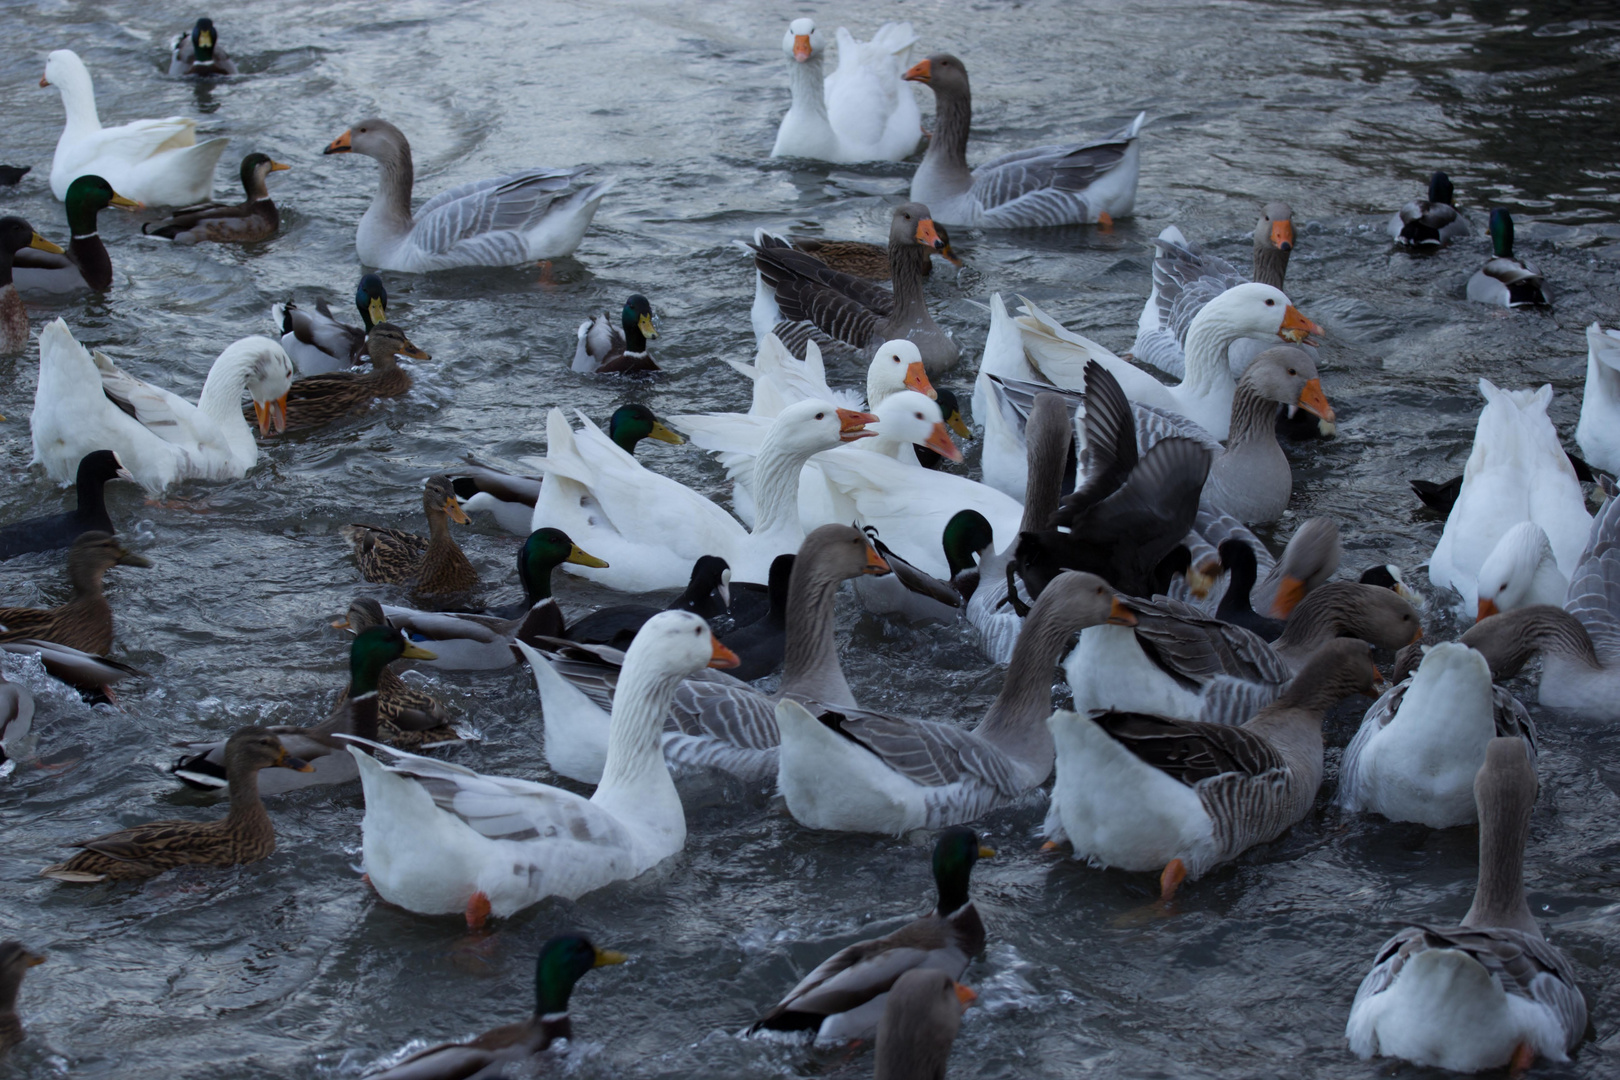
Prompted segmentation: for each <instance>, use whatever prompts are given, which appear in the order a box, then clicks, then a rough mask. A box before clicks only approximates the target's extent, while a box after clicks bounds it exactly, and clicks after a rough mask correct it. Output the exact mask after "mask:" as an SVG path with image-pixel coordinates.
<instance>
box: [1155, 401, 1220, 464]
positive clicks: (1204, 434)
mask: <svg viewBox="0 0 1620 1080" xmlns="http://www.w3.org/2000/svg"><path fill="white" fill-rule="evenodd" d="M1131 412H1132V414H1133V416H1134V417H1135V420H1136V445H1137V449H1138V451H1139V452H1140V453H1143V454H1146V453H1147V452H1148V451H1149V450H1151V449H1152V448H1153V446H1154V444H1156V443H1160V442H1163V441H1164V440H1165V439H1191V440H1192V441H1193V442H1195V443H1197V444H1198V445H1200V446H1202V447H1203V448H1204V449H1205V450H1208V451H1209V453H1210V455H1211V456H1212V457H1215V456H1219V455H1220V454H1222V453H1225V450H1226V448H1225V447H1223V446H1222V445H1221V442H1220V440H1219V439H1217V438H1216V437H1215V436H1213V435H1211V434H1210V433H1209V430H1208V429H1207V428H1205V427H1204V426H1203V425H1202V424H1195V423H1194V422H1193V421H1191V420H1189V419H1187V418H1186V417H1185V416H1182V415H1181V414H1180V413H1177V412H1171V411H1170V410H1169V409H1161V408H1159V407H1158V406H1157V405H1144V404H1142V403H1141V402H1139V401H1133V402H1131Z"/></svg>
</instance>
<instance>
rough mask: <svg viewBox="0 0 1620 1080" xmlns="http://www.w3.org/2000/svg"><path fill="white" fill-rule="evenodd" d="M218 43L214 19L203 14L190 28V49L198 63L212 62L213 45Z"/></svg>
mask: <svg viewBox="0 0 1620 1080" xmlns="http://www.w3.org/2000/svg"><path fill="white" fill-rule="evenodd" d="M217 44H219V33H218V31H216V30H215V29H214V20H213V19H210V18H208V17H207V16H204V17H203V18H201V19H198V20H197V25H196V26H193V27H192V28H191V51H192V54H193V55H194V56H195V57H196V59H197V62H198V63H202V64H208V63H212V62H213V59H214V46H215V45H217Z"/></svg>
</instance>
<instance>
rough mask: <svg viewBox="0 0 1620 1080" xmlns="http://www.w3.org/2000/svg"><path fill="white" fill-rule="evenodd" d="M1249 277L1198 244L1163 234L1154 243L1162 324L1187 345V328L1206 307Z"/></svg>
mask: <svg viewBox="0 0 1620 1080" xmlns="http://www.w3.org/2000/svg"><path fill="white" fill-rule="evenodd" d="M1247 280H1248V278H1246V277H1245V276H1243V275H1242V274H1240V273H1239V272H1238V271H1237V269H1236V268H1235V267H1234V266H1233V265H1232V264H1231V263H1229V262H1227V261H1226V260H1225V259H1222V258H1220V257H1218V256H1215V255H1208V254H1205V253H1204V251H1203V249H1202V248H1200V247H1199V246H1198V245H1197V244H1194V243H1191V242H1189V241H1186V240H1184V239H1181V238H1180V234H1179V233H1177V234H1176V236H1175V237H1168V236H1165V235H1163V234H1161V235H1160V236H1159V238H1158V239H1157V240H1155V241H1154V255H1153V285H1154V288H1155V289H1156V290H1157V291H1158V299H1159V325H1160V326H1161V327H1162V328H1164V329H1165V330H1168V331H1169V332H1170V333H1172V334H1174V335H1175V338H1176V341H1177V342H1178V343H1180V344H1181V345H1183V346H1185V345H1186V344H1187V328H1188V327H1189V326H1191V325H1192V321H1193V317H1194V316H1195V315H1197V314H1198V313H1199V312H1200V311H1201V310H1203V307H1204V305H1205V304H1207V303H1209V302H1210V301H1211V300H1213V299H1215V298H1216V297H1217V296H1219V295H1221V293H1223V292H1225V291H1226V290H1227V289H1230V288H1231V287H1232V286H1234V285H1241V284H1243V283H1244V282H1245V281H1247Z"/></svg>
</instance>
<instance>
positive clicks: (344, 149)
mask: <svg viewBox="0 0 1620 1080" xmlns="http://www.w3.org/2000/svg"><path fill="white" fill-rule="evenodd" d="M353 135H354V132H353V131H352V130H351V131H345V132H344V133H343V134H341V135H339V136H338V137H337V138H335V139H333V140H332V141H331V142H329V143H327V144H326V149H325V150H322V151H321V153H323V154H347V153H349V152H350V151H352V150H353V149H354V143H353V142H352V141H351V140H352V138H353Z"/></svg>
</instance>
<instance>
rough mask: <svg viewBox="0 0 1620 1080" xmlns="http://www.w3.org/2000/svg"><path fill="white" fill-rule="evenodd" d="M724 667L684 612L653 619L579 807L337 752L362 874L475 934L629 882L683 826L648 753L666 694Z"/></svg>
mask: <svg viewBox="0 0 1620 1080" xmlns="http://www.w3.org/2000/svg"><path fill="white" fill-rule="evenodd" d="M736 662H737V658H736V657H735V656H733V655H732V654H731V651H730V650H729V649H727V648H726V647H725V646H724V645H721V644H720V643H719V642H718V641H716V640H714V636H713V635H712V634H711V633H710V632H709V627H708V624H707V623H705V622H704V621H703V620H702V619H700V618H698V617H697V616H696V615H693V614H692V613H691V612H689V611H666V612H663V613H662V614H660V615H657V616H654V617H653V618H652V619H650V620H649V621H648V622H647V625H646V626H644V627H642V629H641V633H639V634H637V635H636V640H635V642H634V643H632V644H631V646H630V651H629V652H628V653H627V654H626V656H625V668H624V672H623V678H622V679H621V681H620V685H619V694H618V696H617V698H616V699H615V700H614V703H613V720H612V723H611V732H610V734H609V736H608V757H607V764H606V766H605V767H604V769H603V773H602V782H601V783H600V784H599V785H597V788H596V792H595V794H593V795H592V796H591V797H590V798H589V799H584V798H582V797H580V796H578V795H575V794H574V793H573V792H571V791H565V790H563V789H561V788H555V787H550V786H548V785H545V784H536V783H533V782H531V781H528V780H518V779H513V778H507V777H490V776H480V775H479V774H478V773H475V772H473V771H472V770H471V769H465V768H462V767H461V766H459V765H452V764H449V763H448V762H441V761H435V760H433V759H431V758H423V757H417V756H415V755H413V754H407V753H404V752H402V751H398V750H390V749H388V748H386V747H381V746H375V744H373V745H374V748H375V749H377V750H379V751H381V753H382V754H386V755H387V756H388V758H389V759H390V763H388V764H384V762H383V761H381V760H379V759H378V758H373V757H372V756H371V755H370V754H368V753H366V751H365V749H364V748H363V747H361V746H352V747H350V750H349V752H350V754H351V755H352V756H353V758H354V760H355V762H356V764H357V765H358V766H359V769H360V779H361V783H362V784H363V785H364V787H365V797H366V816H365V818H364V820H363V821H362V822H361V832H362V850H363V852H364V860H365V870H366V874H367V875H368V876H369V878H370V880H371V884H372V885H373V886H374V887H375V888H376V890H377V893H378V895H379V896H381V897H382V898H383V899H384V900H387V901H388V902H389V903H392V904H398V905H399V906H401V907H403V908H405V909H406V910H407V911H414V912H417V913H418V914H423V915H445V914H450V913H460V912H465V913H466V915H467V918H468V922H469V923H470V924H472V925H475V926H477V925H481V924H482V923H483V920H484V918H485V917H486V916H487V915H488V914H491V913H493V914H495V915H498V916H501V917H505V916H507V915H511V914H513V913H514V912H516V911H519V910H521V909H523V908H525V907H528V906H529V905H530V904H534V903H537V902H539V901H540V900H543V899H545V898H546V897H547V896H558V897H562V898H564V899H573V898H575V897H578V896H581V895H583V894H585V893H587V892H590V891H592V890H593V889H598V888H601V887H602V886H603V885H607V884H610V883H612V882H614V881H623V880H627V879H629V878H634V877H637V876H639V875H640V874H642V873H644V872H645V871H647V870H649V869H651V868H652V867H654V866H656V865H657V864H658V863H660V862H662V861H663V860H665V859H667V858H669V857H670V856H671V855H674V854H676V853H678V852H679V851H681V849H682V848H684V847H685V846H686V815H685V813H684V811H683V810H682V809H681V799H680V795H679V794H678V793H677V792H676V790H675V782H674V781H673V780H672V779H670V775H669V769H668V768H667V767H666V766H665V765H664V760H663V753H662V751H661V750H660V749H659V733H660V732H661V731H662V729H663V724H664V717H665V716H666V715H667V714H668V712H669V706H670V702H671V701H672V700H673V699H674V696H675V690H676V687H677V686H679V685H680V682H681V680H682V679H683V678H686V677H688V676H690V675H692V674H693V673H695V672H698V671H701V670H703V668H705V667H709V666H713V667H730V666H733V665H735V664H736Z"/></svg>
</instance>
